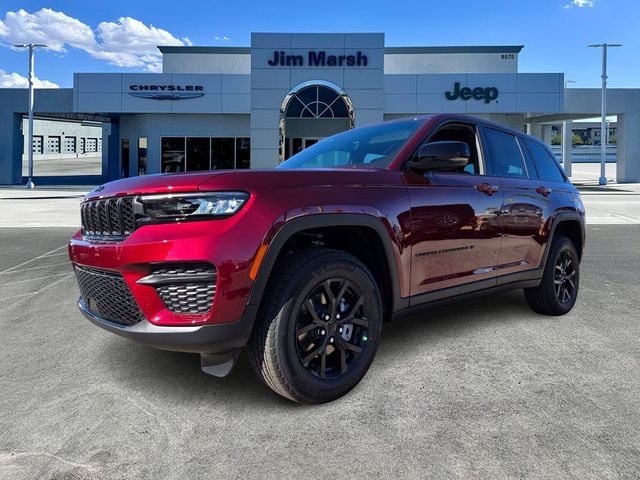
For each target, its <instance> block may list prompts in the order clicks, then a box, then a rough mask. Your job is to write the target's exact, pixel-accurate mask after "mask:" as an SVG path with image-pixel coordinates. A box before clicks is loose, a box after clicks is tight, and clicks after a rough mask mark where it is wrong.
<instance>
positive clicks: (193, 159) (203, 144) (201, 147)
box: [187, 137, 209, 172]
mask: <svg viewBox="0 0 640 480" xmlns="http://www.w3.org/2000/svg"><path fill="white" fill-rule="evenodd" d="M196 170H209V138H208V137H206V138H198V137H188V138H187V171H188V172H193V171H196Z"/></svg>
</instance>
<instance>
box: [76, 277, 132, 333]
mask: <svg viewBox="0 0 640 480" xmlns="http://www.w3.org/2000/svg"><path fill="white" fill-rule="evenodd" d="M75 272H76V278H77V280H78V286H79V287H80V296H81V298H82V301H83V302H84V304H85V305H86V307H87V308H88V309H89V310H90V311H91V312H93V313H95V314H96V315H98V316H99V317H101V318H103V319H105V320H108V321H110V322H113V323H117V324H119V325H125V326H130V325H135V324H136V323H138V322H140V321H142V320H144V315H143V314H142V312H141V311H140V308H139V307H138V304H137V303H136V301H135V299H134V298H133V295H132V294H131V291H130V290H129V287H127V284H126V282H125V281H124V278H122V275H120V274H119V273H115V272H109V271H106V270H98V269H95V268H87V267H81V266H79V265H76V266H75Z"/></svg>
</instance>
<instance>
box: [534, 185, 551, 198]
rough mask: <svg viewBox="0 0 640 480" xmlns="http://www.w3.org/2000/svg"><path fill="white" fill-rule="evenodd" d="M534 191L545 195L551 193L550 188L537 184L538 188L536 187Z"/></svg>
mask: <svg viewBox="0 0 640 480" xmlns="http://www.w3.org/2000/svg"><path fill="white" fill-rule="evenodd" d="M536 192H538V193H539V194H540V195H542V196H545V197H547V196H549V194H550V193H551V189H550V188H547V187H543V186H539V187H538V188H536Z"/></svg>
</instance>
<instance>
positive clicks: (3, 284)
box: [0, 272, 69, 287]
mask: <svg viewBox="0 0 640 480" xmlns="http://www.w3.org/2000/svg"><path fill="white" fill-rule="evenodd" d="M10 273H13V272H10ZM64 275H69V272H65V273H56V274H53V275H47V276H46V277H35V278H27V279H25V280H15V281H13V282H5V283H0V287H8V286H10V285H16V284H18V283H27V282H35V281H36V280H49V279H50V278H55V277H62V276H64Z"/></svg>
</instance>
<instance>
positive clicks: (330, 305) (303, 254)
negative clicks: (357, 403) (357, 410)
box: [248, 249, 382, 404]
mask: <svg viewBox="0 0 640 480" xmlns="http://www.w3.org/2000/svg"><path fill="white" fill-rule="evenodd" d="M329 292H330V293H329ZM340 295H342V297H341V298H342V300H341V299H340ZM323 299H324V303H323ZM329 300H330V301H329ZM327 316H329V318H328V319H327ZM381 330H382V301H381V297H380V292H379V291H378V286H377V284H376V282H375V280H374V278H373V276H372V275H371V273H370V272H369V270H368V269H367V267H365V266H364V265H363V264H362V262H360V261H359V260H358V259H357V258H355V257H353V256H352V255H349V254H347V253H345V252H342V251H339V250H330V249H310V250H302V251H298V252H295V253H292V254H289V255H288V256H287V257H285V258H284V259H283V260H282V261H280V262H279V264H278V265H277V266H276V269H275V270H274V272H273V274H272V277H271V279H270V280H269V285H268V287H267V290H266V292H265V295H264V297H263V301H262V304H261V308H260V312H259V314H258V318H257V319H256V325H255V327H254V331H253V333H252V335H251V338H250V340H249V343H248V347H249V348H248V350H249V358H250V360H251V365H252V366H253V369H254V370H255V372H256V373H257V375H258V377H260V379H261V380H262V381H263V382H264V383H265V384H266V385H267V386H268V387H269V388H271V389H272V390H273V391H274V392H276V393H278V394H279V395H282V396H283V397H286V398H288V399H290V400H293V401H295V402H299V403H308V404H314V403H324V402H329V401H332V400H335V399H337V398H339V397H341V396H343V395H344V394H346V393H347V392H349V391H350V390H351V389H352V388H353V387H355V386H356V385H357V384H358V382H360V380H362V378H363V377H364V375H365V374H366V372H367V370H368V369H369V367H370V366H371V362H372V361H373V357H374V356H375V353H376V350H377V348H378V343H379V340H380V333H381ZM343 352H344V353H343Z"/></svg>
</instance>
